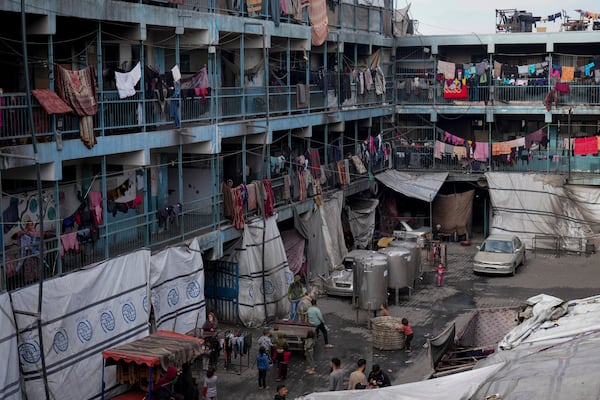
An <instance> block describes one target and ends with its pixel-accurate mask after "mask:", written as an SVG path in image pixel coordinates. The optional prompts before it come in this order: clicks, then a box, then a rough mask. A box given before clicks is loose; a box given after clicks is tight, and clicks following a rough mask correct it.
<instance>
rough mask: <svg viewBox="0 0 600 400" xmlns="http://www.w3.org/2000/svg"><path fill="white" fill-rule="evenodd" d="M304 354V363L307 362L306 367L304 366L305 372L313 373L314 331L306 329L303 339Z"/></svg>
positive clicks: (314, 367) (314, 370)
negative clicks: (306, 332)
mask: <svg viewBox="0 0 600 400" xmlns="http://www.w3.org/2000/svg"><path fill="white" fill-rule="evenodd" d="M304 355H305V356H306V363H307V364H308V368H306V372H307V373H309V374H311V375H312V374H314V373H315V372H317V366H316V365H315V357H314V355H315V333H314V332H313V331H308V334H307V335H306V339H304Z"/></svg>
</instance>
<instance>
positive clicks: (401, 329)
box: [396, 318, 415, 353]
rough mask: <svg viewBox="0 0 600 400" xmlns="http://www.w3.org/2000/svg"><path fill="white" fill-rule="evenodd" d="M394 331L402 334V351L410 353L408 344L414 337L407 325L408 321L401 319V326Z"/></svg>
mask: <svg viewBox="0 0 600 400" xmlns="http://www.w3.org/2000/svg"><path fill="white" fill-rule="evenodd" d="M396 330H397V331H398V332H402V333H404V351H406V352H407V353H410V352H411V351H412V349H411V347H410V342H411V341H412V340H413V337H414V336H415V335H414V334H413V330H412V327H411V326H410V325H409V324H408V320H407V319H406V318H402V325H400V326H397V327H396Z"/></svg>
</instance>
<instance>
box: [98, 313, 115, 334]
mask: <svg viewBox="0 0 600 400" xmlns="http://www.w3.org/2000/svg"><path fill="white" fill-rule="evenodd" d="M100 325H101V326H102V330H104V332H109V331H112V330H114V329H115V325H116V323H115V316H114V315H113V313H112V311H104V312H103V313H102V314H100Z"/></svg>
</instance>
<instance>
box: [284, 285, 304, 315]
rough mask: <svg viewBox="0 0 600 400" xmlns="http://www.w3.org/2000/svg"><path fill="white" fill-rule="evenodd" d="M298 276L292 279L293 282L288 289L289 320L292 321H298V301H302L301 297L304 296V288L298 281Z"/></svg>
mask: <svg viewBox="0 0 600 400" xmlns="http://www.w3.org/2000/svg"><path fill="white" fill-rule="evenodd" d="M300 279H301V278H300V275H296V276H295V277H294V282H293V283H292V284H291V285H290V287H289V288H288V300H289V301H290V319H291V320H292V321H298V320H299V319H300V318H299V316H298V304H299V303H300V300H302V296H304V292H305V290H304V286H302V282H301V281H300Z"/></svg>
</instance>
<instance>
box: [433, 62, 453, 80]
mask: <svg viewBox="0 0 600 400" xmlns="http://www.w3.org/2000/svg"><path fill="white" fill-rule="evenodd" d="M437 72H438V74H443V75H444V78H445V79H454V74H455V73H456V65H455V64H454V63H450V62H447V61H438V66H437Z"/></svg>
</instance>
